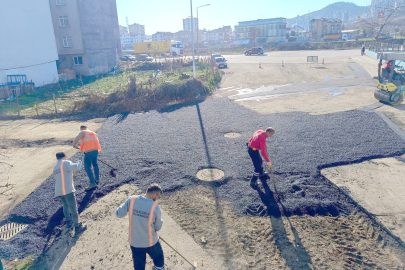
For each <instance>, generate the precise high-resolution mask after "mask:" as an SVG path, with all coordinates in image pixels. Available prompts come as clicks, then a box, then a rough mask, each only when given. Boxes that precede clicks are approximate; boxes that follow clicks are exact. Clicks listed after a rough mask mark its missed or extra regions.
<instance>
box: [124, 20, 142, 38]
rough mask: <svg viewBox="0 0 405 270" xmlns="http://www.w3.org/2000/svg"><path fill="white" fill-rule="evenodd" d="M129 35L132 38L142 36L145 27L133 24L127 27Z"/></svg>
mask: <svg viewBox="0 0 405 270" xmlns="http://www.w3.org/2000/svg"><path fill="white" fill-rule="evenodd" d="M128 30H129V34H130V35H132V36H144V35H145V25H142V24H139V23H134V24H131V25H129V26H128Z"/></svg>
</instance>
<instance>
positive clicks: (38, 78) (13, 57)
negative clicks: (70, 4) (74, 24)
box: [0, 0, 58, 98]
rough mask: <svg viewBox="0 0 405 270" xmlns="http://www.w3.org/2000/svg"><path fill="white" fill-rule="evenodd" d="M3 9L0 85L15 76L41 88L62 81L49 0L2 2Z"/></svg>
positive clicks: (0, 20) (0, 35)
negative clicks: (59, 76) (19, 76)
mask: <svg viewBox="0 0 405 270" xmlns="http://www.w3.org/2000/svg"><path fill="white" fill-rule="evenodd" d="M0 10H1V13H2V14H1V16H0V25H2V27H0V37H2V38H4V39H3V40H4V42H0V85H5V84H7V83H8V82H9V80H8V79H10V78H11V77H10V76H11V75H26V79H27V81H31V80H32V81H33V82H34V83H35V86H37V87H39V86H43V85H46V84H51V83H56V82H58V71H57V68H56V61H57V60H58V51H57V48H56V42H55V35H54V31H53V25H52V18H51V13H50V7H49V0H35V1H32V0H9V1H0ZM8 76H9V77H8ZM1 98H5V97H3V96H2V97H1Z"/></svg>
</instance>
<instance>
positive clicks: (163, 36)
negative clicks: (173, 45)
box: [152, 32, 173, 41]
mask: <svg viewBox="0 0 405 270" xmlns="http://www.w3.org/2000/svg"><path fill="white" fill-rule="evenodd" d="M172 38H173V33H170V32H156V33H155V34H153V35H152V41H162V40H171V39H172Z"/></svg>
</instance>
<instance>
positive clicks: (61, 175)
mask: <svg viewBox="0 0 405 270" xmlns="http://www.w3.org/2000/svg"><path fill="white" fill-rule="evenodd" d="M63 163H65V160H63V161H62V162H61V163H60V167H59V170H60V179H61V181H62V194H63V195H66V184H65V172H64V171H63Z"/></svg>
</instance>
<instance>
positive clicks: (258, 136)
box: [248, 127, 276, 188]
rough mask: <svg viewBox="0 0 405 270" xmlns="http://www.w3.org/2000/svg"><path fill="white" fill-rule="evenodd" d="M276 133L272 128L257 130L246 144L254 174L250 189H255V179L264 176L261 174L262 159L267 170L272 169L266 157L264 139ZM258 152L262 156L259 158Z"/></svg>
mask: <svg viewBox="0 0 405 270" xmlns="http://www.w3.org/2000/svg"><path fill="white" fill-rule="evenodd" d="M275 133H276V131H275V130H274V128H272V127H269V128H267V129H266V131H264V130H261V129H260V130H258V131H256V132H255V133H254V134H253V136H252V138H251V139H250V140H249V143H248V153H249V156H250V158H251V159H252V162H253V166H254V169H255V170H254V172H253V176H252V179H251V180H250V186H251V187H252V188H257V178H258V177H262V176H263V175H264V173H263V166H262V165H263V161H262V157H263V158H264V160H265V161H266V162H267V165H268V167H269V169H271V168H272V167H273V165H272V164H271V162H270V159H269V156H268V155H267V145H266V139H267V138H270V137H271V136H273V135H274V134H275ZM259 151H260V153H261V155H262V157H260V154H259Z"/></svg>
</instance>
